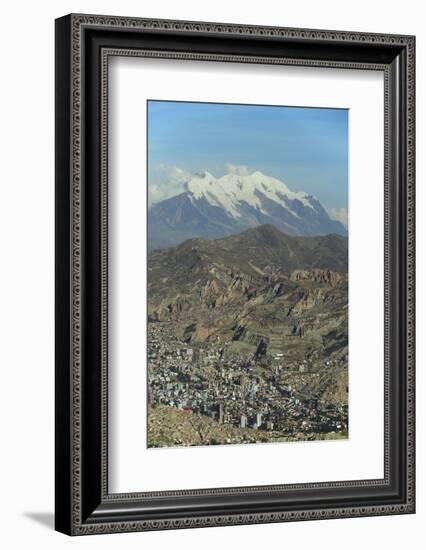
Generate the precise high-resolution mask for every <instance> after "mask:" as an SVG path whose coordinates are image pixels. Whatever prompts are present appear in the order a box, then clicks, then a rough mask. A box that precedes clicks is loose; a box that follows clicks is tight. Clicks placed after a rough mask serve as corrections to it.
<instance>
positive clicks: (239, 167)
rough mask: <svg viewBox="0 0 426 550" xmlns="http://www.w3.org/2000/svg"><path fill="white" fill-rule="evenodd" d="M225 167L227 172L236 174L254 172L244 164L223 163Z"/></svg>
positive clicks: (245, 174) (242, 174)
mask: <svg viewBox="0 0 426 550" xmlns="http://www.w3.org/2000/svg"><path fill="white" fill-rule="evenodd" d="M225 168H226V171H227V172H228V174H236V175H237V176H248V175H249V174H252V173H253V172H254V170H252V169H251V168H249V167H248V166H247V165H245V164H225Z"/></svg>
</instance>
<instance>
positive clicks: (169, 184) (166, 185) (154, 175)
mask: <svg viewBox="0 0 426 550" xmlns="http://www.w3.org/2000/svg"><path fill="white" fill-rule="evenodd" d="M191 178H192V175H191V174H190V173H189V172H187V171H186V170H183V169H182V168H178V167H177V166H169V165H167V164H155V165H154V166H152V167H150V170H149V180H148V207H151V206H152V205H153V204H155V203H157V202H161V201H164V200H166V199H170V198H171V197H175V196H176V195H180V194H181V193H183V192H184V191H185V183H186V182H188V181H189V180H190V179H191Z"/></svg>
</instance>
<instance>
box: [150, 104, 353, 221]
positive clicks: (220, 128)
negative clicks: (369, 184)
mask: <svg viewBox="0 0 426 550" xmlns="http://www.w3.org/2000/svg"><path fill="white" fill-rule="evenodd" d="M227 165H233V166H244V167H247V169H249V170H251V169H252V170H260V171H261V172H264V173H265V174H267V175H268V176H274V177H276V178H278V179H281V180H282V181H284V182H285V183H286V184H287V185H288V187H289V188H290V189H291V190H292V191H306V192H307V193H311V194H313V195H315V196H316V197H318V199H319V200H320V201H321V203H322V204H323V205H324V207H325V208H326V209H328V210H329V211H331V210H336V211H337V210H341V209H342V210H343V211H345V210H346V209H347V204H348V111H347V110H345V109H318V108H301V107H296V108H295V107H281V106H279V107H271V106H256V105H231V104H223V103H222V104H221V103H217V104H215V103H191V102H174V101H148V170H149V174H148V177H149V182H150V186H151V185H154V186H156V185H158V186H160V187H159V189H163V191H164V190H165V185H166V182H165V179H166V178H167V173H168V171H170V170H173V169H176V168H177V169H179V170H180V171H183V172H184V173H187V172H189V173H192V174H193V173H196V172H203V171H205V170H207V171H209V172H211V173H212V174H214V175H215V176H220V175H223V174H224V173H225V172H226V171H227ZM175 179H176V178H175ZM177 179H179V178H177ZM173 189H174V186H173V183H172V184H171V185H170V191H169V194H176V193H177V191H174V190H173ZM177 189H178V185H176V190H177ZM166 192H167V191H166Z"/></svg>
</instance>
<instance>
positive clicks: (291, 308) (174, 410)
mask: <svg viewBox="0 0 426 550" xmlns="http://www.w3.org/2000/svg"><path fill="white" fill-rule="evenodd" d="M147 138H148V139H147V147H148V151H147V153H148V165H147V194H148V243H147V244H148V258H147V270H148V299H147V302H148V305H147V317H148V324H147V327H148V329H147V330H148V350H147V354H148V372H147V382H148V390H147V391H148V395H147V406H148V442H147V443H148V447H150V448H154V447H183V446H185V447H187V446H204V445H225V444H233V445H235V444H245V443H274V442H281V443H283V442H294V441H315V440H335V439H344V438H347V437H348V395H349V387H348V367H349V365H348V110H346V109H330V108H313V107H287V106H265V105H242V104H222V103H199V102H190V101H188V102H175V101H157V100H149V101H148V102H147ZM141 368H142V366H141Z"/></svg>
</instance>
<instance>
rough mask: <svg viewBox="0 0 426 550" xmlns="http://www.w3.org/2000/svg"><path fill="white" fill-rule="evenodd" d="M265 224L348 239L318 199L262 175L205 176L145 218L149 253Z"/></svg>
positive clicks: (291, 232) (290, 232)
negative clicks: (185, 242) (196, 239)
mask: <svg viewBox="0 0 426 550" xmlns="http://www.w3.org/2000/svg"><path fill="white" fill-rule="evenodd" d="M263 224H270V225H273V226H274V227H276V228H277V229H279V230H280V231H281V232H282V233H285V234H286V235H294V236H297V235H301V236H315V235H328V234H332V233H334V234H337V235H343V236H346V235H347V230H346V228H345V227H344V226H343V225H342V224H341V223H340V222H338V221H336V220H332V219H331V218H330V217H329V215H328V214H327V212H326V210H325V209H324V208H323V206H322V205H321V203H320V202H319V200H318V199H316V198H315V197H314V196H312V195H309V194H307V193H304V192H298V193H295V192H293V191H291V190H290V189H289V188H288V187H287V185H286V184H285V183H283V182H282V181H280V180H278V179H276V178H272V177H269V176H266V175H265V174H262V173H261V172H254V173H252V174H250V175H239V174H235V173H229V174H226V175H225V176H222V177H220V178H215V177H214V176H213V175H212V174H210V173H208V172H205V173H204V174H202V175H198V176H195V177H192V178H191V179H189V181H188V182H187V183H186V185H185V191H184V192H183V193H181V194H179V195H177V196H174V197H172V198H169V199H166V200H164V201H162V202H159V203H157V204H155V205H153V206H152V208H151V209H150V211H149V217H148V240H149V249H150V250H153V249H156V248H167V247H171V246H176V245H178V244H180V243H182V242H183V241H186V240H187V239H192V238H197V237H202V238H207V239H220V238H223V237H227V236H229V235H235V234H237V233H240V232H241V231H244V230H246V229H248V228H251V227H256V226H258V225H263Z"/></svg>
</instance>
